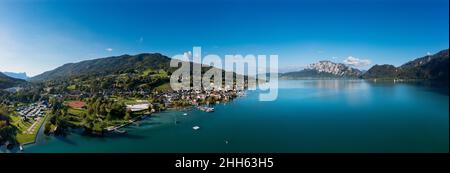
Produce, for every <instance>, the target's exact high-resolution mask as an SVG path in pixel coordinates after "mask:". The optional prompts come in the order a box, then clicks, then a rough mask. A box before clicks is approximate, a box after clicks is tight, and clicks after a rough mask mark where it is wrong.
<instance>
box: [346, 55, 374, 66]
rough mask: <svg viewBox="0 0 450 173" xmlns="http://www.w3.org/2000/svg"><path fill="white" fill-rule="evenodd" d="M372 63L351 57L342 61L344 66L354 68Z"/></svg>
mask: <svg viewBox="0 0 450 173" xmlns="http://www.w3.org/2000/svg"><path fill="white" fill-rule="evenodd" d="M371 63H372V62H371V61H370V60H369V59H359V58H355V57H352V56H349V57H347V59H345V60H344V64H346V65H349V66H354V67H362V66H367V65H370V64H371Z"/></svg>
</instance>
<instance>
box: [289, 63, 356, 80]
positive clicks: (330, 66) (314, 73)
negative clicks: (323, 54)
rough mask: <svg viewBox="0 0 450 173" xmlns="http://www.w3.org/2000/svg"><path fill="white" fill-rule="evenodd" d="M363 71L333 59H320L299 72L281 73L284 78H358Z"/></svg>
mask: <svg viewBox="0 0 450 173" xmlns="http://www.w3.org/2000/svg"><path fill="white" fill-rule="evenodd" d="M361 75H362V72H361V71H360V70H358V69H356V68H352V67H349V66H347V65H345V64H342V63H334V62H331V61H319V62H318V63H313V64H310V65H308V66H307V67H306V68H305V69H303V70H301V71H297V72H288V73H283V74H280V77H281V78H283V79H302V78H358V77H360V76H361Z"/></svg>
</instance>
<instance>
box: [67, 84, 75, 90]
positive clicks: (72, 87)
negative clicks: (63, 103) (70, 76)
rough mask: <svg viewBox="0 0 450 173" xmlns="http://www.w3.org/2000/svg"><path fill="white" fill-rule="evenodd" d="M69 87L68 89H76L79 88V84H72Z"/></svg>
mask: <svg viewBox="0 0 450 173" xmlns="http://www.w3.org/2000/svg"><path fill="white" fill-rule="evenodd" d="M67 89H68V90H75V89H77V86H75V85H70V86H68V87H67Z"/></svg>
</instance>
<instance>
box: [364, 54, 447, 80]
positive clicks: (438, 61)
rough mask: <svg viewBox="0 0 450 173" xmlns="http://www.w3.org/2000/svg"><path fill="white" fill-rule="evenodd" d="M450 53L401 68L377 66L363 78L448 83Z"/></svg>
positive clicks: (433, 56)
mask: <svg viewBox="0 0 450 173" xmlns="http://www.w3.org/2000/svg"><path fill="white" fill-rule="evenodd" d="M448 58H449V51H448V49H446V50H442V51H440V52H438V53H436V54H434V55H427V56H424V57H421V58H417V59H415V60H412V61H409V62H407V63H405V64H403V65H401V66H400V67H395V66H393V65H375V66H373V67H372V68H370V69H369V70H368V71H367V72H366V73H364V75H363V76H362V78H364V79H377V78H378V79H424V80H442V81H448V79H449V75H448V70H449V63H448Z"/></svg>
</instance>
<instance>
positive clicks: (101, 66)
mask: <svg viewBox="0 0 450 173" xmlns="http://www.w3.org/2000/svg"><path fill="white" fill-rule="evenodd" d="M169 68H170V58H169V57H167V56H164V55H161V54H159V53H154V54H150V53H143V54H138V55H134V56H132V55H121V56H114V57H107V58H100V59H94V60H86V61H82V62H78V63H69V64H65V65H63V66H61V67H58V68H56V69H54V70H51V71H47V72H44V73H42V74H40V75H37V76H34V77H32V78H30V81H47V80H54V79H64V78H68V77H74V76H83V75H110V74H120V73H125V72H131V71H145V70H148V69H154V70H159V69H164V70H167V69H169Z"/></svg>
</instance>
